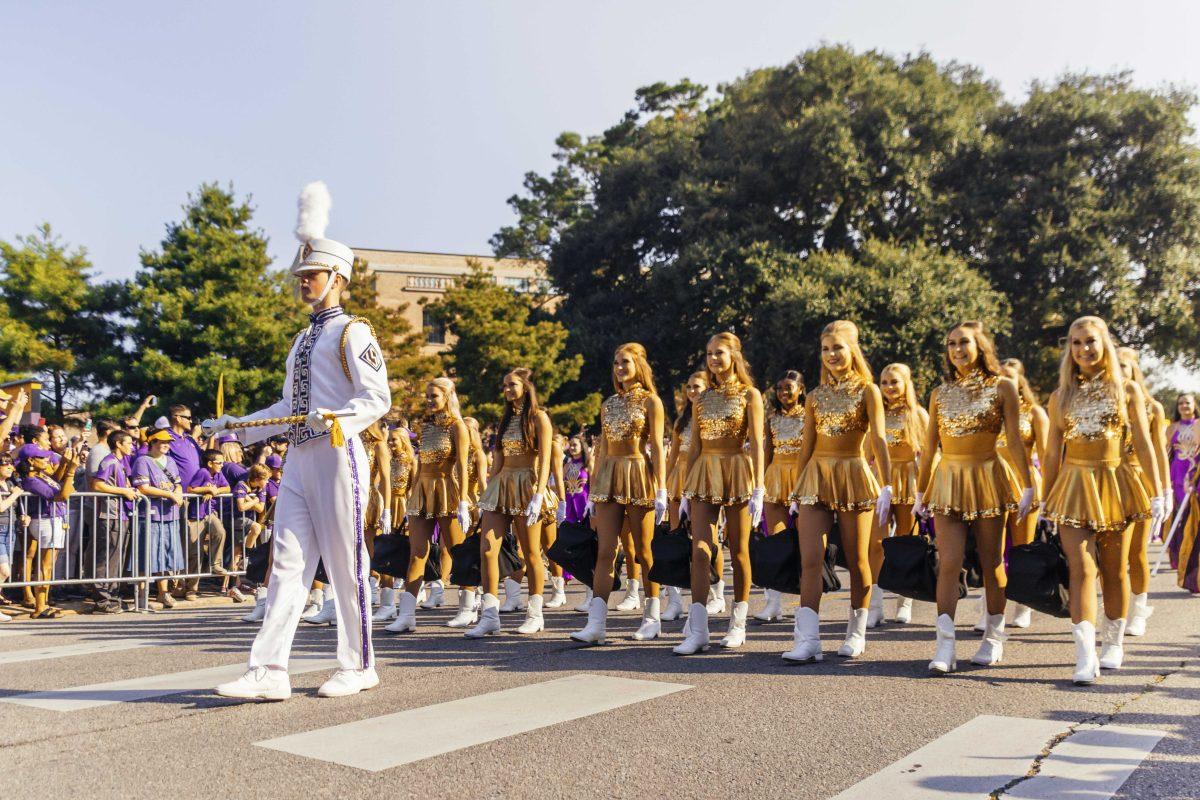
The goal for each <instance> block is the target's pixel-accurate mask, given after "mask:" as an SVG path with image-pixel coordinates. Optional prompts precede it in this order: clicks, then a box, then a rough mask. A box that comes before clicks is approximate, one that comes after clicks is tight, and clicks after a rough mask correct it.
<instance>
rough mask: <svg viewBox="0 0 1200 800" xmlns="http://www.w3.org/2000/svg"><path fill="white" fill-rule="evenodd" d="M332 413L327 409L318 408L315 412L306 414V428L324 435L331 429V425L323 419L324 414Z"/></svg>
mask: <svg viewBox="0 0 1200 800" xmlns="http://www.w3.org/2000/svg"><path fill="white" fill-rule="evenodd" d="M332 413H333V412H332V411H330V410H329V409H328V408H318V409H317V410H316V411H310V412H308V417H307V422H308V427H310V428H312V429H313V430H314V431H316V432H317V433H324V432H325V431H327V430H329V429H330V428H332V427H333V423H332V422H330V421H329V420H327V419H325V415H326V414H332Z"/></svg>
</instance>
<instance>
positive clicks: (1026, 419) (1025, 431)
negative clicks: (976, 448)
mask: <svg viewBox="0 0 1200 800" xmlns="http://www.w3.org/2000/svg"><path fill="white" fill-rule="evenodd" d="M1020 402H1021V404H1020V418H1019V419H1020V426H1021V444H1023V445H1025V448H1026V449H1029V448H1031V447H1033V403H1030V402H1029V401H1028V400H1026V399H1025V398H1024V397H1021V401H1020ZM1007 446H1008V433H1007V432H1006V431H1005V430H1004V425H1003V423H1001V425H1000V437H999V438H998V439H996V447H997V448H1001V447H1007Z"/></svg>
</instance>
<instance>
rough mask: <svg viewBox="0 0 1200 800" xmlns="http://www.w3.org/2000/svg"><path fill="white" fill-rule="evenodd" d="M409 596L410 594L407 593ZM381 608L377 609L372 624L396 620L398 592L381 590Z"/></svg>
mask: <svg viewBox="0 0 1200 800" xmlns="http://www.w3.org/2000/svg"><path fill="white" fill-rule="evenodd" d="M405 594H408V592H405ZM379 603H380V606H379V608H377V609H375V616H373V617H371V621H372V622H388V621H390V620H393V619H395V618H396V590H395V589H381V590H380V592H379Z"/></svg>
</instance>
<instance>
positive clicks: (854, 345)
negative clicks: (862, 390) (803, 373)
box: [821, 319, 875, 383]
mask: <svg viewBox="0 0 1200 800" xmlns="http://www.w3.org/2000/svg"><path fill="white" fill-rule="evenodd" d="M826 336H841V337H842V338H844V339H845V340H846V342H847V343H848V344H849V345H850V371H851V372H853V373H855V374H856V375H858V377H860V378H861V379H862V380H863V382H864V383H874V382H875V374H874V373H873V372H871V365H870V364H868V363H867V357H866V356H865V355H863V351H862V347H861V346H860V345H859V343H858V326H857V325H855V324H854V323H853V322H851V321H850V320H846V319H835V320H834V321H833V322H831V323H829V324H828V325H826V326H825V327H824V328H822V329H821V338H822V339H824V338H825V337H826ZM821 383H833V376H832V375H830V374H829V369H828V368H827V367H826V366H825V360H824V359H821Z"/></svg>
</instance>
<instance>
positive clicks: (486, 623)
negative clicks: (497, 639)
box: [463, 594, 500, 639]
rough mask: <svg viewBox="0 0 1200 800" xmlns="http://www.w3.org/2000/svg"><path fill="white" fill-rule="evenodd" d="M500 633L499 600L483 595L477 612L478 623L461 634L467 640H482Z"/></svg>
mask: <svg viewBox="0 0 1200 800" xmlns="http://www.w3.org/2000/svg"><path fill="white" fill-rule="evenodd" d="M499 632H500V598H499V597H496V595H494V594H485V595H484V596H483V603H482V604H481V608H480V611H479V623H478V624H476V625H475V627H474V628H471V629H470V630H469V631H467V632H466V633H464V634H463V636H466V637H467V638H468V639H482V638H483V637H485V636H491V635H492V634H496V633H499Z"/></svg>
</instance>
